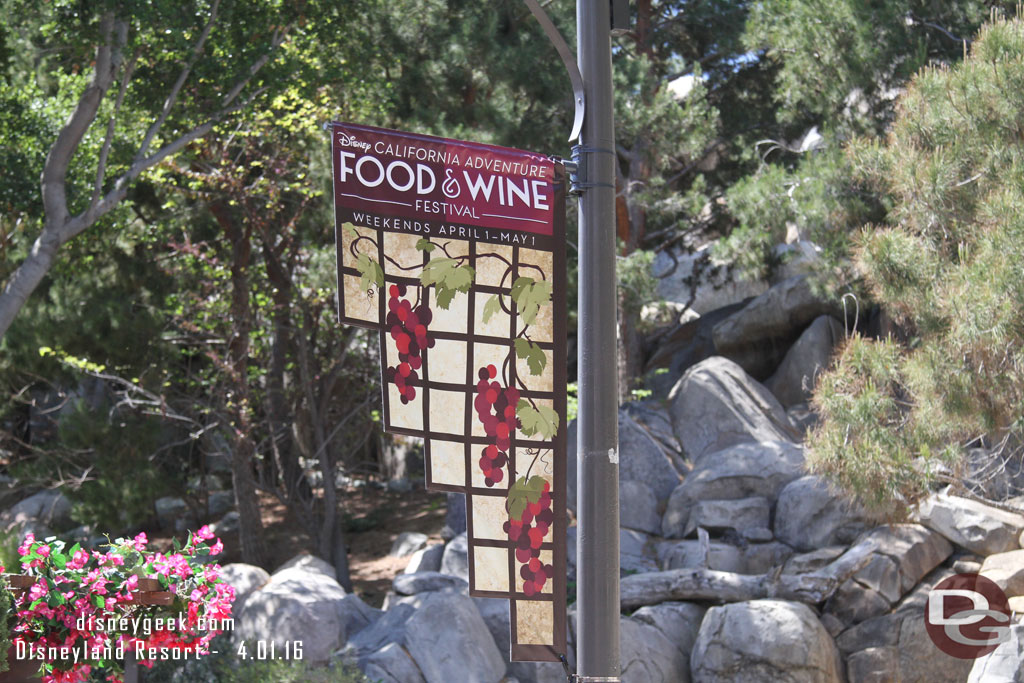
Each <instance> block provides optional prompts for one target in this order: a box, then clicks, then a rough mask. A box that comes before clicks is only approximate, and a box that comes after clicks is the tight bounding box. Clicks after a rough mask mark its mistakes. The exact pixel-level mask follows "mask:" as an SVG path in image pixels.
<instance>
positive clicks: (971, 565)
mask: <svg viewBox="0 0 1024 683" xmlns="http://www.w3.org/2000/svg"><path fill="white" fill-rule="evenodd" d="M1011 552H1013V551H1011ZM981 564H982V563H981V562H977V561H975V560H965V559H959V560H957V561H956V562H954V563H953V571H954V572H956V573H957V574H978V573H980V572H981Z"/></svg>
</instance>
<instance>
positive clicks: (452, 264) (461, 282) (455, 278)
mask: <svg viewBox="0 0 1024 683" xmlns="http://www.w3.org/2000/svg"><path fill="white" fill-rule="evenodd" d="M475 277H476V273H475V271H474V270H473V268H472V267H470V266H460V265H459V262H458V261H456V260H455V259H453V258H435V259H430V261H429V262H428V263H427V265H425V266H423V272H421V273H420V282H422V283H423V286H424V287H428V286H430V285H434V286H435V287H436V288H437V305H438V306H440V307H441V308H443V309H445V310H447V309H448V306H449V305H450V304H451V302H452V299H454V298H455V292H468V291H469V288H470V287H472V286H473V279H474V278H475Z"/></svg>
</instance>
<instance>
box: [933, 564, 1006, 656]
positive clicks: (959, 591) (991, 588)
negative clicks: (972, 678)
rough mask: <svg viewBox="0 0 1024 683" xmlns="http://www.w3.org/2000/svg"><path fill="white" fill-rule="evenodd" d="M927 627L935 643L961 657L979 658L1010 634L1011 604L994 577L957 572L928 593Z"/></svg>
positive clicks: (948, 653) (943, 649) (950, 653)
mask: <svg viewBox="0 0 1024 683" xmlns="http://www.w3.org/2000/svg"><path fill="white" fill-rule="evenodd" d="M924 619H925V628H926V629H927V630H928V635H929V636H930V637H931V639H932V642H933V643H935V647H937V648H939V649H940V650H942V651H943V652H945V653H946V654H947V655H950V656H951V657H956V658H958V659H977V658H978V657H982V656H984V655H987V654H988V653H990V652H992V651H993V650H995V649H996V648H997V647H999V644H1000V643H1002V642H1005V641H1006V640H1007V639H1008V638H1009V636H1010V629H1009V625H1010V604H1009V602H1008V601H1007V599H1006V594H1005V593H1003V590H1002V589H1001V588H1000V587H999V586H998V585H996V583H995V582H994V581H992V580H991V579H986V578H985V577H984V576H981V575H979V574H955V575H953V576H951V577H949V578H948V579H945V580H943V581H941V582H939V584H938V585H936V586H935V588H933V589H932V591H931V592H930V593H929V594H928V604H927V605H926V606H925V612H924Z"/></svg>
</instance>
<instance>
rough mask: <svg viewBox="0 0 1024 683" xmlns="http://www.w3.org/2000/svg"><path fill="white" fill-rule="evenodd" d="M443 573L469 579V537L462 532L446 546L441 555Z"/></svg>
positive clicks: (465, 579)
mask: <svg viewBox="0 0 1024 683" xmlns="http://www.w3.org/2000/svg"><path fill="white" fill-rule="evenodd" d="M441 573H442V574H451V575H452V576H457V577H459V578H460V579H462V580H464V581H469V539H468V538H467V537H466V534H465V533H461V534H459V535H458V536H456V537H455V538H453V539H452V540H450V541H448V545H446V546H445V547H444V554H443V555H442V556H441Z"/></svg>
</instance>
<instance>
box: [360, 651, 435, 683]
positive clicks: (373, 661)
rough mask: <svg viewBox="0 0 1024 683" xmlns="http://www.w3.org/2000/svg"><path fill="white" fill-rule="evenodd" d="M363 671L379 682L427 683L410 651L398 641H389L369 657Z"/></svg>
mask: <svg viewBox="0 0 1024 683" xmlns="http://www.w3.org/2000/svg"><path fill="white" fill-rule="evenodd" d="M363 673H365V674H366V677H367V678H369V679H370V680H371V681H377V682H378V683H425V681H424V678H423V674H422V673H421V672H420V670H419V668H418V667H417V666H416V663H415V662H413V661H412V657H410V656H409V652H408V651H407V650H406V649H405V648H404V647H402V646H401V645H399V644H398V643H388V644H387V645H385V646H384V647H382V648H381V649H379V650H377V651H376V652H374V653H373V654H371V655H370V656H369V657H367V658H366V663H365V664H364V666H363Z"/></svg>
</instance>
